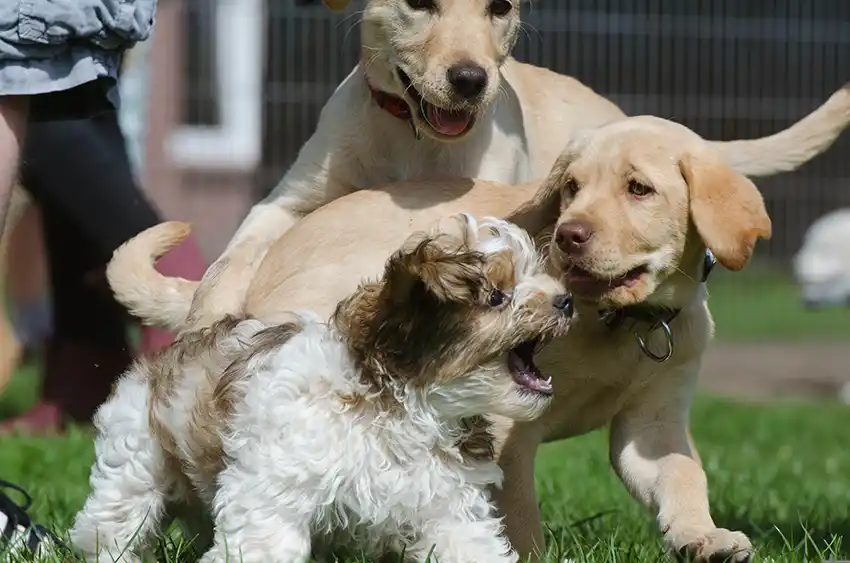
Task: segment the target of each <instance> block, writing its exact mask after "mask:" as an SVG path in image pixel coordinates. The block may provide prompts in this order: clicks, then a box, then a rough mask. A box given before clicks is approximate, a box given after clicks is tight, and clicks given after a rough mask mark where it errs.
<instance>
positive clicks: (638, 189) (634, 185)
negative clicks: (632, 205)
mask: <svg viewBox="0 0 850 563" xmlns="http://www.w3.org/2000/svg"><path fill="white" fill-rule="evenodd" d="M629 193H630V194H632V195H633V196H635V197H646V196H648V195H650V194H653V193H655V190H653V189H652V188H650V187H649V186H647V185H646V184H641V183H640V182H635V181H634V180H632V181H631V182H629Z"/></svg>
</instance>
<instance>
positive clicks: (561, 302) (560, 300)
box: [552, 293, 573, 316]
mask: <svg viewBox="0 0 850 563" xmlns="http://www.w3.org/2000/svg"><path fill="white" fill-rule="evenodd" d="M552 305H554V306H555V308H556V309H558V310H559V311H563V313H564V314H565V315H568V316H572V315H573V296H572V295H570V294H569V293H564V294H563V295H558V296H557V297H555V299H554V300H553V301H552Z"/></svg>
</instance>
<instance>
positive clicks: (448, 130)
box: [396, 68, 475, 137]
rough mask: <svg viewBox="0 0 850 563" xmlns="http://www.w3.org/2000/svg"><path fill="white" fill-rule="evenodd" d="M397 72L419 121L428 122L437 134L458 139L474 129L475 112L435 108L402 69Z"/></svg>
mask: <svg viewBox="0 0 850 563" xmlns="http://www.w3.org/2000/svg"><path fill="white" fill-rule="evenodd" d="M396 70H397V71H398V77H399V79H400V80H401V83H402V85H403V86H404V92H405V94H406V95H407V96H408V97H409V98H410V99H411V100H412V101H413V105H412V107H411V111H415V112H417V113H418V115H419V119H420V120H422V121H424V122H426V123H427V124H428V125H429V126H430V127H431V129H433V130H434V132H435V133H437V134H438V135H442V136H444V137H457V136H459V135H461V134H463V133H465V132H466V131H468V130H469V129H472V126H473V125H474V124H475V112H474V111H470V110H449V109H443V108H439V107H437V106H435V105H434V104H432V103H431V102H429V101H427V100H425V98H423V97H422V94H420V93H419V91H418V90H417V89H416V88H415V87H414V86H413V82H412V81H411V80H410V77H409V76H408V75H407V73H405V72H404V71H403V70H401V69H400V68H397V69H396Z"/></svg>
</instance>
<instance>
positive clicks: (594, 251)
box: [549, 116, 770, 307]
mask: <svg viewBox="0 0 850 563" xmlns="http://www.w3.org/2000/svg"><path fill="white" fill-rule="evenodd" d="M549 181H552V182H555V183H556V184H557V185H558V186H559V189H560V194H561V216H560V218H559V219H558V221H557V223H556V226H555V230H554V236H553V238H554V240H553V244H552V246H551V249H550V257H551V259H552V262H553V264H554V265H555V266H556V267H557V268H558V269H559V270H560V271H563V272H564V274H565V276H564V279H565V283H566V285H567V287H568V288H569V289H571V290H572V291H573V292H574V294H575V295H576V297H577V298H578V299H579V300H581V301H584V302H586V303H588V304H589V305H590V306H592V307H624V306H628V305H633V304H636V303H641V302H645V301H650V302H657V303H658V304H660V305H664V306H668V307H681V306H683V304H684V303H685V302H687V301H689V300H690V299H691V298H692V296H693V292H694V291H695V288H696V286H697V284H698V281H699V279H700V278H701V275H702V264H703V255H704V252H705V248H706V247H707V248H709V249H710V250H711V251H712V252H714V254H715V256H717V258H718V261H719V262H720V263H721V264H723V265H724V266H726V267H728V268H730V269H734V270H737V269H740V268H742V267H743V266H744V265H745V264H746V263H747V261H748V260H749V258H750V256H751V254H752V250H753V246H754V244H755V241H756V239H757V238H768V237H769V236H770V219H769V218H768V216H767V213H766V211H765V208H764V203H763V201H762V198H761V195H760V194H759V192H758V190H757V189H756V188H755V186H754V185H753V184H752V182H750V181H749V180H748V179H747V178H745V177H743V176H741V175H740V174H738V173H736V172H734V171H733V170H732V169H731V168H729V167H728V166H727V165H726V164H725V163H723V162H722V160H721V157H720V156H719V155H718V154H716V153H715V152H714V149H713V148H712V147H711V146H709V145H708V143H706V142H705V141H704V140H703V139H702V138H700V137H699V136H698V135H696V134H695V133H694V132H692V131H690V130H689V129H687V128H685V127H683V126H682V125H678V124H676V123H672V122H670V121H666V120H664V119H660V118H656V117H647V116H639V117H631V118H627V119H623V120H619V121H616V122H614V123H611V124H608V125H605V126H602V127H599V128H597V129H595V130H593V131H590V132H588V133H586V134H584V135H579V136H577V138H576V139H575V140H574V142H573V144H572V146H571V147H570V150H569V151H568V154H566V155H565V156H564V157H563V158H562V159H561V160H559V161H558V163H557V164H556V166H555V168H554V169H553V172H552V174H551V175H550V178H549Z"/></svg>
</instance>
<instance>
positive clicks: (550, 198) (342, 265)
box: [109, 117, 771, 561]
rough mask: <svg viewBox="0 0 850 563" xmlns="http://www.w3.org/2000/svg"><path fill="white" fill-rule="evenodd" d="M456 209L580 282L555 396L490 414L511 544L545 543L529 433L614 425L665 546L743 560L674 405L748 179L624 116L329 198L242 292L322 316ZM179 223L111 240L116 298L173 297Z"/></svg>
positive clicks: (704, 149) (259, 309) (727, 259)
mask: <svg viewBox="0 0 850 563" xmlns="http://www.w3.org/2000/svg"><path fill="white" fill-rule="evenodd" d="M529 201H530V203H525V204H524V202H529ZM462 211H466V212H470V213H473V214H475V215H495V216H500V217H508V218H510V219H511V220H513V221H515V222H517V223H519V224H520V225H522V226H524V227H525V228H527V229H529V230H530V231H532V232H534V233H541V232H543V231H544V229H545V227H546V226H547V225H548V226H549V227H552V226H553V225H554V231H553V243H552V244H551V246H550V264H551V266H552V270H553V272H554V273H556V274H558V275H560V276H562V277H563V279H564V281H565V282H566V284H567V285H568V287H569V288H570V289H571V290H572V291H573V293H574V295H575V296H576V299H577V311H578V316H577V320H576V321H575V323H574V325H573V328H572V331H571V332H570V334H569V335H568V336H567V337H566V338H564V339H563V341H561V342H560V343H558V342H555V343H553V344H552V345H550V346H549V347H547V348H546V349H545V350H544V351H543V352H542V353H541V354H540V355H539V357H538V364H539V365H541V367H542V368H543V369H542V372H543V373H548V374H550V375H553V376H554V382H553V384H554V394H555V397H554V402H553V404H552V407H551V408H550V409H549V411H548V412H547V414H545V415H544V416H543V417H542V418H541V419H540V420H538V421H535V422H531V423H522V424H513V423H511V422H509V421H507V420H503V419H497V420H495V422H496V429H497V433H498V444H499V451H498V454H499V460H500V464H501V466H502V469H503V470H504V472H505V485H504V489H503V490H502V491H500V492H497V493H496V495H497V496H496V498H497V501H498V503H499V505H500V506H501V507H502V509H503V511H504V513H505V518H506V525H507V533H508V535H509V537H510V540H511V541H512V543H513V545H514V546H515V547H516V549H517V550H518V551H519V552H520V553H521V554H528V553H537V552H539V550H540V549H541V548H542V547H543V537H542V530H541V525H540V517H539V513H538V505H537V498H536V495H535V491H534V480H533V466H534V456H535V452H536V450H537V446H538V445H539V444H541V443H543V442H548V441H552V440H559V439H563V438H568V437H571V436H576V435H579V434H583V433H585V432H588V431H591V430H594V429H597V428H600V427H604V426H610V429H611V461H612V465H613V467H614V469H615V471H616V472H617V474H618V475H619V476H620V478H621V479H622V480H623V482H624V484H625V485H626V487H627V488H628V489H629V491H631V493H632V494H633V495H634V496H635V498H636V499H638V500H639V501H640V502H642V503H643V504H645V505H646V506H647V507H648V508H649V509H650V510H651V511H652V513H653V514H654V515H655V516H656V518H657V520H658V523H659V527H660V530H661V532H662V534H663V536H664V540H665V543H666V545H667V547H668V548H669V549H670V550H672V551H676V552H680V551H684V552H688V553H690V554H691V555H693V556H694V557H695V558H696V559H698V560H702V561H708V560H715V559H714V558H717V557H721V558H723V557H730V558H731V559H730V560H733V561H744V560H747V559H748V558H749V557H750V555H751V554H752V546H751V544H750V542H749V540H748V539H747V538H746V536H744V535H743V534H741V533H739V532H734V531H729V530H726V529H723V528H718V527H717V526H716V525H715V523H714V521H713V520H712V518H711V515H710V512H709V506H708V496H707V485H706V478H705V474H704V472H703V470H702V468H701V466H700V464H699V462H698V460H697V459H695V452H694V451H692V448H691V447H690V445H689V443H688V439H687V423H688V409H689V407H690V403H691V397H692V393H693V390H694V386H695V383H696V378H697V374H698V372H699V367H700V361H701V358H702V355H703V352H704V351H705V349H706V346H707V345H708V342H709V340H710V338H711V335H712V332H713V324H712V321H711V316H710V314H709V312H708V308H707V306H706V291H705V287H704V283H703V281H704V279H705V278H706V276H707V274H708V270H709V267H710V265H711V261H710V260H707V259H706V256H707V253H706V249H710V250H711V252H713V254H714V255H715V256H716V257H717V260H718V261H719V262H720V263H721V264H722V265H724V266H725V267H727V268H729V269H732V270H739V269H741V268H743V267H744V266H745V265H746V263H747V262H748V260H749V259H750V256H751V254H752V252H753V247H754V244H755V242H756V239H758V238H768V237H769V236H770V231H771V223H770V220H769V218H768V216H767V214H766V211H765V208H764V204H763V201H762V198H761V195H760V194H759V192H758V190H757V189H756V187H755V186H754V185H753V184H752V182H750V181H749V180H748V179H747V178H745V177H744V176H742V175H741V174H739V173H737V172H735V171H734V170H733V169H732V168H731V167H730V166H729V165H728V163H727V162H726V161H725V159H724V157H723V155H722V154H721V153H720V152H719V151H717V150H716V149H715V147H713V146H712V145H711V144H710V143H707V142H706V141H704V140H703V139H701V138H700V137H699V136H698V135H696V134H695V133H693V132H692V131H690V130H688V129H687V128H685V127H683V126H681V125H678V124H675V123H672V122H669V121H666V120H663V119H659V118H655V117H632V118H627V119H623V120H620V121H617V122H614V123H611V124H609V125H605V126H602V127H600V128H597V129H594V130H591V131H588V132H587V133H585V134H583V135H581V136H579V137H577V138H576V139H574V140H573V142H571V143H570V145H569V146H568V148H567V150H566V151H565V152H564V153H563V155H562V156H561V157H560V158H559V159H558V161H557V162H556V164H555V167H554V168H553V170H552V172H551V174H550V175H549V176H548V178H547V179H546V180H545V181H544V182H543V183H542V185H540V184H536V183H533V182H532V183H527V184H521V185H518V186H503V185H499V184H493V183H488V182H484V181H472V180H455V181H450V182H442V183H440V182H418V183H415V184H394V185H390V186H388V187H387V188H384V189H375V190H364V191H360V192H358V193H357V194H352V195H350V196H347V197H345V198H342V199H339V200H337V201H335V202H333V203H330V204H328V205H326V206H324V207H323V208H321V209H319V210H317V211H315V212H313V213H312V214H310V215H309V216H307V217H306V218H305V219H303V220H302V221H301V222H300V223H299V224H298V226H297V227H296V228H293V229H291V230H290V231H288V232H287V233H286V234H285V235H284V236H283V237H281V238H280V239H279V240H278V241H277V242H276V243H275V244H274V245H273V247H272V249H271V251H270V254H269V255H268V256H267V258H266V260H265V261H264V262H263V264H262V266H261V268H260V270H259V272H258V275H257V277H256V278H255V281H254V283H253V284H252V285H251V286H250V287H248V288H247V293H248V298H247V301H246V302H245V303H244V308H241V310H243V311H244V312H245V313H248V314H252V315H256V316H259V317H261V318H264V319H268V320H272V321H274V320H276V319H277V318H279V316H280V315H282V314H284V313H285V311H288V310H292V309H300V308H304V309H309V310H312V311H315V312H317V313H319V314H321V315H325V316H328V315H330V314H331V312H332V310H333V307H334V304H335V303H336V302H338V301H339V299H340V298H341V297H344V296H345V295H346V294H347V293H349V292H351V291H352V290H353V289H354V288H356V287H357V284H358V283H359V281H360V280H361V279H363V278H364V277H376V276H378V275H379V274H380V272H381V268H382V265H383V263H384V262H385V261H386V259H387V257H388V256H389V255H390V254H391V253H392V251H393V249H395V248H397V247H398V245H399V244H400V243H401V242H402V241H403V240H404V239H405V237H407V236H408V235H409V234H410V232H411V231H413V230H417V229H422V228H425V227H427V226H428V225H429V224H431V223H433V222H434V221H437V220H440V219H441V218H442V217H446V216H448V215H450V214H453V213H457V212H462ZM185 232H186V228H185V225H182V224H174V223H165V224H163V225H161V226H159V227H155V228H154V229H151V230H149V231H147V232H145V233H143V234H142V235H140V236H139V237H137V238H136V239H134V240H132V241H131V242H129V243H128V244H127V245H126V246H125V247H123V248H122V249H121V250H119V251H118V252H117V253H116V256H115V258H114V260H113V262H112V263H111V265H110V268H109V277H110V282H111V284H112V286H113V288H114V289H115V291H116V294H117V296H118V298H119V299H120V300H121V301H123V302H125V303H126V302H128V301H130V302H135V303H140V302H141V301H144V300H146V301H147V303H146V304H145V305H146V310H154V309H156V308H157V307H163V306H167V305H168V303H169V298H168V297H167V294H168V292H170V291H174V292H177V293H180V292H182V291H183V290H185V288H181V287H179V286H177V285H174V281H173V280H170V279H166V278H163V277H162V276H160V275H159V274H157V273H156V272H155V270H153V268H152V266H151V260H150V258H151V257H154V256H156V255H158V254H160V253H161V252H163V251H164V250H165V248H167V247H168V246H169V245H171V244H175V243H176V242H177V241H178V240H179V239H180V237H181V236H183V235H184V234H185ZM364 241H368V243H367V244H365V243H364ZM217 275H218V274H217V272H215V271H213V272H211V273H210V277H212V278H215V277H216V276H217ZM237 293H238V292H237ZM195 297H196V306H197V307H198V310H208V309H215V308H227V307H237V309H235V310H237V311H238V310H240V307H238V304H237V303H236V302H231V303H230V304H228V305H222V304H219V303H216V304H210V303H208V302H207V300H208V299H209V295H206V294H205V293H204V291H203V290H202V291H200V292H199V293H198V294H197V295H196V296H195ZM184 299H185V296H184ZM156 316H157V317H158V318H162V316H167V315H166V314H165V313H160V314H158V315H156ZM201 324H203V323H201ZM566 462H568V461H567V460H565V463H566Z"/></svg>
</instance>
